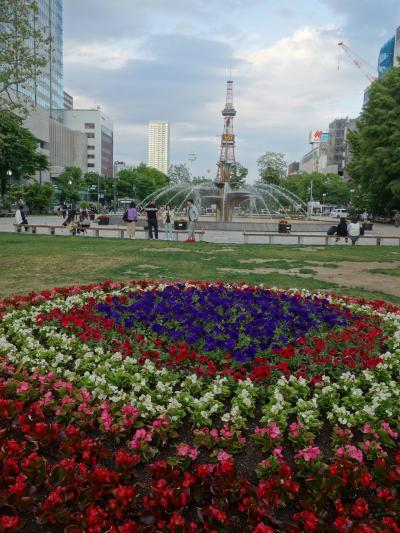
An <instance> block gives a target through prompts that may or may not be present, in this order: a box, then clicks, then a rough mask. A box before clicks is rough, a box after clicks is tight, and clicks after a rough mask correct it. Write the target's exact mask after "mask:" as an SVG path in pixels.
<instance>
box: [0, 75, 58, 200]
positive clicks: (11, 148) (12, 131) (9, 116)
mask: <svg viewBox="0 0 400 533" xmlns="http://www.w3.org/2000/svg"><path fill="white" fill-rule="evenodd" d="M0 71H1V68H0ZM48 168H49V161H48V159H47V157H46V156H45V155H43V154H40V153H38V152H37V141H36V139H35V137H34V136H33V135H32V133H31V132H30V131H29V130H27V129H26V128H24V127H23V126H22V119H21V118H20V117H17V116H16V115H14V114H13V113H11V112H9V111H4V110H3V111H0V200H2V198H3V196H4V195H5V193H6V192H7V189H8V188H9V186H10V184H11V182H12V180H14V181H20V180H26V179H29V178H31V177H32V176H33V175H34V174H35V173H36V172H38V171H40V170H46V169H48Z"/></svg>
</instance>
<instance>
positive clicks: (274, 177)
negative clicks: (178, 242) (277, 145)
mask: <svg viewBox="0 0 400 533" xmlns="http://www.w3.org/2000/svg"><path fill="white" fill-rule="evenodd" d="M257 165H258V173H259V175H260V180H261V181H262V182H264V183H275V184H276V185H279V184H280V182H281V180H283V179H284V178H285V176H286V169H287V163H286V161H285V156H284V154H281V153H279V152H265V154H264V155H262V156H261V157H259V158H258V159H257Z"/></svg>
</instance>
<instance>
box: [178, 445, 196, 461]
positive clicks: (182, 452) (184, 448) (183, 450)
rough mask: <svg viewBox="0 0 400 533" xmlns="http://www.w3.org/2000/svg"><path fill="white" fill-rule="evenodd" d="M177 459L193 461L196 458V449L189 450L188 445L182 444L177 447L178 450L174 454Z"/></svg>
mask: <svg viewBox="0 0 400 533" xmlns="http://www.w3.org/2000/svg"><path fill="white" fill-rule="evenodd" d="M176 455H177V456H178V457H189V459H191V460H192V461H194V460H195V459H196V458H197V456H198V451H197V448H191V447H190V446H189V445H188V444H185V443H182V444H180V445H179V448H178V450H177V452H176Z"/></svg>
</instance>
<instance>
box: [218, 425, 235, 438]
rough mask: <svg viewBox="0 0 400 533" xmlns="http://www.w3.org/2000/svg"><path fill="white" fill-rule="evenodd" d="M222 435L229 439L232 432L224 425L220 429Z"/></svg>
mask: <svg viewBox="0 0 400 533" xmlns="http://www.w3.org/2000/svg"><path fill="white" fill-rule="evenodd" d="M220 433H221V435H222V437H224V438H225V439H231V438H232V437H233V433H232V431H231V430H230V428H229V426H227V425H225V426H224V427H223V428H222V429H221V431H220Z"/></svg>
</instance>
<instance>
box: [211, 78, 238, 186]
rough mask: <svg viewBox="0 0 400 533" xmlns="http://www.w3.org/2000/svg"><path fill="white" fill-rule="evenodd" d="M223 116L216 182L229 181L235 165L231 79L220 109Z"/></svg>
mask: <svg viewBox="0 0 400 533" xmlns="http://www.w3.org/2000/svg"><path fill="white" fill-rule="evenodd" d="M222 116H223V117H224V131H223V133H222V136H221V154H220V156H219V161H218V163H217V166H218V172H217V179H216V182H217V184H218V183H221V184H222V183H229V181H230V179H231V173H232V167H234V166H235V163H236V161H235V135H234V133H233V119H234V117H235V116H236V110H235V108H234V107H233V81H232V80H229V81H228V82H227V91H226V104H225V108H224V110H223V111H222Z"/></svg>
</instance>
